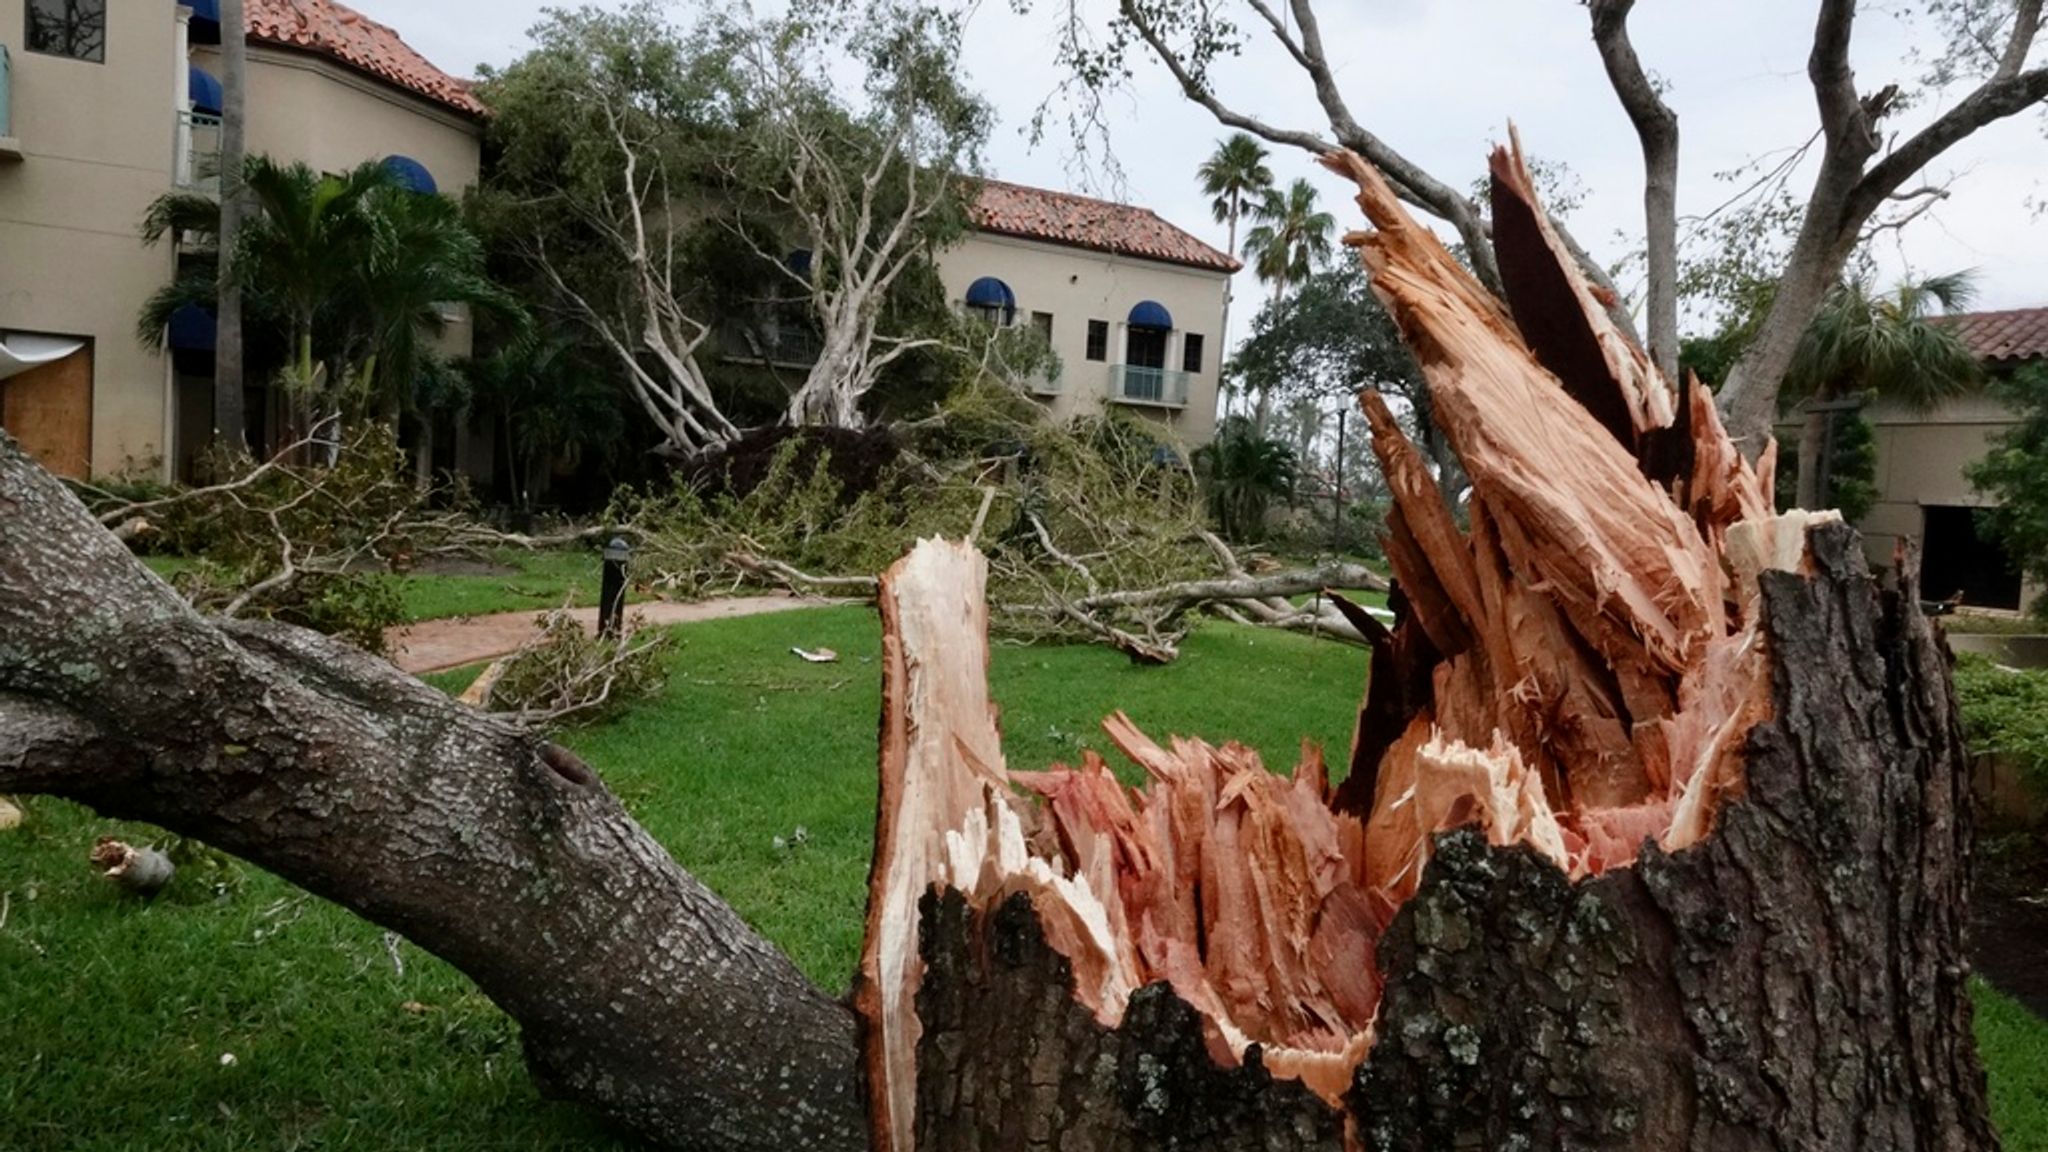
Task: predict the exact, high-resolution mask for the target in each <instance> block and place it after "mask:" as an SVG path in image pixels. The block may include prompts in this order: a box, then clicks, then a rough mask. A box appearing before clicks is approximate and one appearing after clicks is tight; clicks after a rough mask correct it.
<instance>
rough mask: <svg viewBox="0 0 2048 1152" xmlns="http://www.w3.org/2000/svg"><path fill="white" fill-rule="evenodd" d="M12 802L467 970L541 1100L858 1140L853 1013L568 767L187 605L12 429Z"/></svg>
mask: <svg viewBox="0 0 2048 1152" xmlns="http://www.w3.org/2000/svg"><path fill="white" fill-rule="evenodd" d="M0 521H4V522H5V523H6V525H7V530H6V531H5V532H0V791H5V792H26V793H46V794H50V795H57V796H62V797H65V798H67V799H71V800H75V801H77V802H79V803H83V804H86V805H89V806H91V807H93V808H95V809H97V810H98V811H100V812H102V813H105V814H106V815H109V816H112V817H117V818H123V819H135V820H146V821H149V822H151V823H154V824H158V825H161V826H163V827H165V828H168V829H170V830H172V831H174V832H177V833H179V834H181V835H186V836H192V837H196V838H198V839H200V840H204V841H205V842H207V843H209V844H212V845H215V846H217V847H219V848H222V849H225V850H227V851H230V852H233V853H236V854H237V855H240V856H242V857H244V858H246V859H248V860H250V861H252V862H254V863H256V864H258V865H260V866H262V867H264V868H267V869H269V870H271V871H273V872H275V873H277V874H278V875H280V876H282V877H284V878H285V879H287V880H290V881H292V882H293V883H296V884H299V885H301V886H302V887H304V888H306V889H308V890H309V891H311V892H314V893H316V894H318V895H320V896H323V897H325V898H327V899H330V900H333V901H335V902H336V903H339V904H342V905H344V906H346V907H348V908H350V909H351V910H353V911H355V912H357V913H359V914H361V915H362V916H364V917H365V918H367V919H369V920H371V921H373V922H375V923H377V924H380V925H383V926H384V927H387V928H390V929H392V930H394V931H397V932H400V933H402V934H404V935H405V936H406V937H407V938H408V939H410V940H412V941H413V942H414V943H416V944H418V945H419V946H420V947H422V948H425V949H426V950H428V951H429V952H432V953H434V954H435V955H437V956H440V957H442V958H443V959H445V960H447V961H449V962H450V963H452V964H454V965H455V966H456V967H457V968H459V969H461V970H462V971H463V972H464V973H466V974H467V975H469V976H470V977H471V978H472V979H474V980H475V981H476V982H477V984H478V986H479V987H480V988H481V989H482V990H483V991H484V993H485V994H486V995H488V996H490V997H491V999H492V1000H493V1001H494V1002H496V1003H497V1004H498V1005H499V1006H500V1007H502V1008H503V1009H504V1010H505V1011H506V1012H507V1013H508V1014H510V1015H511V1016H512V1017H513V1018H514V1019H515V1020H517V1021H518V1022H519V1024H520V1026H521V1030H522V1034H523V1040H524V1047H525V1053H526V1058H527V1063H528V1067H529V1068H530V1069H531V1071H532V1073H533V1075H534V1077H535V1079H536V1080H537V1081H538V1082H539V1083H540V1085H541V1086H542V1088H543V1090H544V1091H547V1092H549V1093H550V1094H554V1095H558V1096H563V1097H566V1098H569V1099H573V1100H576V1101H578V1102H580V1103H583V1104H585V1105H587V1106H589V1107H591V1108H593V1109H594V1110H596V1111H597V1112H598V1113H599V1114H600V1115H603V1116H605V1117H607V1118H609V1119H611V1120H613V1121H615V1122H617V1123H620V1124H622V1125H624V1126H625V1127H627V1128H629V1129H630V1130H632V1131H633V1132H635V1133H637V1134H638V1135H640V1136H642V1137H644V1138H647V1139H649V1140H651V1141H653V1142H655V1143H658V1144H662V1145H665V1146H670V1147H677V1148H688V1149H703V1150H705V1152H712V1150H723V1149H734V1148H740V1149H759V1150H763V1152H786V1150H788V1149H792V1148H806V1149H809V1148H819V1149H847V1150H852V1149H858V1148H862V1147H864V1146H865V1144H866V1141H865V1138H864V1137H863V1136H862V1120H861V1114H862V1113H861V1106H860V1098H859V1091H858V1087H857V1084H856V1081H855V1076H854V1021H853V1017H852V1016H851V1014H850V1013H848V1012H847V1010H846V1009H845V1008H844V1007H843V1006H842V1005H840V1004H838V1003H835V1002H834V1001H832V1000H831V999H829V998H827V997H826V996H824V995H823V994H822V993H820V992H819V991H818V990H817V989H816V988H815V987H813V986H812V985H811V984H810V983H809V982H808V981H806V980H805V979H804V978H803V976H802V975H801V974H800V973H798V972H797V970H796V968H795V967H794V966H793V965H792V964H791V963H790V962H789V961H788V959H787V958H785V957H784V956H783V955H782V954H781V953H780V952H779V951H777V950H776V949H775V948H774V947H773V946H772V945H770V944H768V943H767V942H766V941H764V940H762V939H761V938H760V937H758V936H757V935H755V934H754V933H753V932H752V931H750V930H749V929H748V928H747V926H746V925H745V924H744V923H742V922H741V920H740V919H739V917H738V916H737V915H736V914H734V913H733V912H732V911H731V910H730V909H729V908H727V907H726V906H725V905H724V904H722V903H720V902H719V901H718V899H717V898H716V897H715V896H713V895H712V894H711V893H710V892H709V891H708V890H706V889H705V888H704V887H703V885H701V884H700V883H698V882H697V881H696V880H695V879H694V878H692V877H691V876H689V875H688V874H687V873H685V872H684V871H683V870H682V869H680V868H678V867H677V866H676V864H675V863H674V861H673V860H671V859H670V858H669V856H668V854H667V853H666V852H665V851H664V850H663V849H662V848H661V846H660V845H659V844H657V843H656V842H655V841H654V840H653V839H652V838H651V837H649V836H648V835H647V833H646V832H644V831H642V830H641V829H640V828H639V827H638V826H637V825H636V824H634V822H633V820H632V818H631V817H629V816H628V815H627V814H626V811H625V809H624V808H623V807H622V806H621V805H620V804H619V802H618V800H617V799H615V798H614V797H613V796H612V795H611V794H610V793H609V792H608V791H606V789H605V787H604V783H603V781H602V779H601V778H600V777H599V776H598V775H597V773H596V772H594V771H593V770H592V769H590V768H589V767H588V766H586V765H584V764H582V763H581V762H580V761H578V760H577V759H576V758H575V757H574V756H572V755H570V754H569V753H568V752H566V751H564V750H563V749H561V748H558V747H554V746H552V745H549V744H547V743H545V742H544V741H541V740H538V739H536V738H534V737H532V736H529V735H527V734H525V733H522V732H521V731H519V730H517V729H515V728H513V727H511V726H510V725H507V724H505V723H503V722H502V721H500V720H497V719H493V718H491V717H488V716H485V715H482V714H480V713H477V712H474V711H472V710H470V709H468V708H465V707H463V706H461V705H459V704H457V703H455V702H454V701H452V700H450V699H448V698H446V697H445V696H443V695H442V694H441V693H439V692H436V691H434V690H433V689H431V688H428V687H427V686H425V685H423V684H421V683H420V682H418V681H417V680H414V679H412V678H411V677H408V676H406V675H404V674H403V673H400V672H399V671H397V670H396V669H395V668H393V667H392V666H391V665H389V664H386V663H384V662H383V661H381V660H377V659H375V658H374V657H370V656H366V655H364V654H362V653H360V652H357V651H356V650H354V649H352V648H349V647H347V646H346V645H343V644H341V643H338V642H336V641H333V640H329V639H326V638H324V637H321V636H318V635H316V634H313V633H310V632H305V631H301V630H298V629H293V628H288V627H284V626H281V625H273V624H258V623H250V622H240V621H232V622H231V621H208V620H205V619H202V618H200V617H199V616H198V615H197V614H196V613H195V612H194V611H193V610H192V609H191V608H190V607H189V606H187V605H186V604H185V603H184V602H183V601H182V600H181V599H180V598H179V597H178V596H177V594H176V593H174V592H173V591H172V590H171V589H170V588H169V587H168V586H167V585H165V584H164V583H163V582H162V581H160V580H159V579H157V578H156V577H155V576H154V575H152V574H151V573H150V572H149V571H148V570H147V569H145V568H143V567H142V566H141V565H140V564H139V563H138V562H136V561H135V560H134V559H133V558H132V557H130V556H129V555H128V554H127V551H126V549H124V548H123V547H122V546H121V545H120V544H119V543H118V542H116V541H115V540H114V538H113V537H112V536H111V535H109V534H107V533H106V532H105V531H104V530H102V529H101V528H100V527H99V526H98V525H97V524H96V523H95V522H94V521H93V520H92V518H91V516H90V515H89V514H88V513H87V512H86V511H85V508H84V507H83V505H81V504H80V503H79V502H78V500H77V498H76V497H75V496H73V495H72V494H71V493H70V492H68V491H67V490H65V489H64V488H63V487H62V486H61V485H60V484H58V483H57V482H56V481H55V480H53V479H52V478H51V477H50V476H49V475H48V474H47V473H44V472H43V471H42V470H41V469H40V468H38V467H36V465H35V464H34V463H33V462H32V461H31V460H29V459H28V458H27V457H26V456H25V455H24V454H23V453H22V452H21V451H20V450H19V448H18V447H17V446H15V445H14V443H13V442H12V441H11V440H8V439H6V438H5V437H4V436H0Z"/></svg>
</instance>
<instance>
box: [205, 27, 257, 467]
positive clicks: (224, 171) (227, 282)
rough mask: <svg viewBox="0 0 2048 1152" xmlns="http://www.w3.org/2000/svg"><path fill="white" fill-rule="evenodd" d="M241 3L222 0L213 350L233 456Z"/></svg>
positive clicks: (245, 49) (216, 427) (219, 406)
mask: <svg viewBox="0 0 2048 1152" xmlns="http://www.w3.org/2000/svg"><path fill="white" fill-rule="evenodd" d="M242 3H243V0H221V4H220V58H221V109H220V112H221V117H220V235H219V239H218V243H219V245H220V300H219V308H220V314H219V315H218V316H217V317H216V318H215V319H216V328H215V339H214V348H213V434H214V436H215V437H216V438H218V439H219V440H220V441H222V442H223V443H224V444H225V445H226V446H227V448H228V449H229V450H230V451H232V452H241V451H244V450H245V449H247V447H248V441H247V432H246V430H245V428H244V425H245V424H246V419H245V417H244V414H243V411H242V409H243V402H242V401H243V395H242V387H243V372H242V288H241V285H240V284H239V283H238V282H237V278H236V276H235V273H234V267H233V265H234V252H235V249H236V247H237V246H238V245H239V244H240V243H241V239H242V221H243V219H244V217H245V216H246V215H247V204H248V200H247V197H245V196H244V195H243V192H242V165H243V159H244V156H245V154H246V152H247V151H248V149H247V146H246V145H245V144H244V141H245V139H246V138H247V134H248V120H249V114H248V109H249V43H248V25H247V24H246V23H245V22H244V20H243V17H242Z"/></svg>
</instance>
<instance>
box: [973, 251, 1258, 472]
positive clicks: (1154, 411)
mask: <svg viewBox="0 0 2048 1152" xmlns="http://www.w3.org/2000/svg"><path fill="white" fill-rule="evenodd" d="M938 265H939V276H940V279H941V280H943V281H944V283H945V285H946V291H947V293H948V294H949V295H950V296H951V297H952V299H953V302H954V303H955V304H956V305H957V304H959V303H960V302H961V300H962V297H963V296H964V295H965V294H966V292H967V286H968V285H969V284H972V283H974V281H976V280H978V279H980V278H981V277H983V276H994V277H996V278H997V279H999V280H1001V281H1002V282H1003V283H1005V284H1008V285H1009V286H1010V290H1011V291H1012V292H1014V293H1016V295H1017V323H1018V324H1020V325H1021V324H1029V323H1030V322H1031V314H1032V313H1033V312H1049V313H1051V314H1052V317H1053V325H1052V344H1053V351H1055V352H1057V353H1058V354H1059V358H1060V365H1061V368H1062V374H1061V379H1060V390H1059V394H1058V395H1057V396H1056V397H1053V398H1051V400H1050V406H1051V408H1052V411H1053V414H1054V415H1056V416H1060V417H1065V416H1070V415H1075V414H1081V413H1089V412H1099V411H1101V410H1102V409H1103V407H1104V406H1105V405H1107V404H1108V403H1109V393H1110V369H1111V367H1112V366H1114V365H1117V364H1121V363H1123V359H1124V355H1123V353H1124V337H1125V333H1126V325H1125V320H1126V318H1127V317H1129V316H1130V314H1131V307H1132V306H1133V305H1135V304H1137V303H1138V302H1139V301H1141V300H1155V301H1157V302H1159V303H1160V304H1162V305H1164V306H1165V307H1166V310H1167V311H1168V312H1169V313H1171V314H1172V316H1173V323H1174V330H1173V333H1172V335H1171V337H1170V338H1169V339H1168V341H1167V355H1166V361H1167V367H1169V368H1173V369H1179V368H1180V366H1181V363H1182V354H1183V348H1184V341H1185V339H1186V337H1187V335H1188V333H1190V332H1192V333H1197V334H1199V335H1200V336H1201V337H1202V345H1203V347H1202V370H1201V372H1200V373H1198V374H1196V375H1195V376H1194V377H1193V378H1192V379H1191V380H1190V381H1189V386H1188V405H1187V407H1186V408H1184V409H1181V410H1179V411H1173V410H1171V409H1163V408H1155V407H1149V406H1142V405H1127V406H1125V407H1126V409H1127V410H1128V411H1131V412H1134V413H1137V414H1139V415H1142V416H1145V417H1148V418H1150V419H1154V420H1157V421H1160V422H1161V423H1163V424H1165V425H1166V426H1167V427H1168V428H1169V429H1171V430H1172V432H1173V434H1174V435H1175V436H1176V437H1177V438H1178V439H1180V440H1181V441H1183V442H1185V443H1187V444H1190V445H1194V444H1201V443H1204V442H1206V441H1208V440H1209V439H1211V438H1212V437H1213V436H1214V435H1215V433H1216V394H1217V380H1218V368H1219V364H1218V359H1219V357H1220V356H1221V355H1222V352H1223V349H1222V340H1223V290H1224V286H1225V284H1226V283H1227V282H1228V280H1227V277H1225V276H1224V275H1223V274H1222V273H1221V272H1204V271H1202V270H1200V269H1196V268H1186V267H1182V266H1180V265H1177V264H1164V263H1159V262H1157V261H1152V260H1139V259H1133V258H1131V257H1127V256H1113V255H1110V254H1108V253H1103V252H1091V251H1089V250H1087V249H1083V248H1072V247H1067V246H1065V245H1058V244H1046V243H1040V242H1034V241H1029V240H1018V239H1014V238H1012V237H1008V236H996V235H990V234H987V233H976V234H973V235H970V236H969V237H968V238H967V239H966V240H964V241H962V242H961V243H959V244H957V245H955V246H953V247H952V248H950V249H947V250H946V251H945V252H942V253H940V255H939V258H938ZM1090 320H1105V321H1108V322H1109V358H1108V359H1107V360H1106V361H1101V362H1097V361H1091V360H1089V359H1088V358H1087V355H1086V353H1087V347H1088V321H1090Z"/></svg>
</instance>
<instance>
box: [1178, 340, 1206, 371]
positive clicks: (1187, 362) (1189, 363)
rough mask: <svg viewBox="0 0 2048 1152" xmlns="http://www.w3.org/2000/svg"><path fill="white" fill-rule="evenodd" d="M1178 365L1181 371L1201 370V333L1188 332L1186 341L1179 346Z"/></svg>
mask: <svg viewBox="0 0 2048 1152" xmlns="http://www.w3.org/2000/svg"><path fill="white" fill-rule="evenodd" d="M1180 367H1181V371H1183V372H1200V371H1201V370H1202V336H1201V333H1199V332H1190V333H1188V342H1187V343H1186V344H1184V345H1182V346H1181V353H1180Z"/></svg>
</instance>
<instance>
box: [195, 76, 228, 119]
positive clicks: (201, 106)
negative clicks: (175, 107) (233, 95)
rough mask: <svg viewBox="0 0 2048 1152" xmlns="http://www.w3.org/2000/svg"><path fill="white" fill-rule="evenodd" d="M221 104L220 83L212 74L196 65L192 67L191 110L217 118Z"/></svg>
mask: <svg viewBox="0 0 2048 1152" xmlns="http://www.w3.org/2000/svg"><path fill="white" fill-rule="evenodd" d="M221 104H222V100H221V89H220V81H219V80H218V79H217V78H215V76H214V74H213V73H211V72H208V71H207V70H206V69H204V68H201V67H200V66H199V65H197V64H194V65H192V110H193V111H194V112H199V113H203V114H205V115H207V116H218V115H220V109H221Z"/></svg>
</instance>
